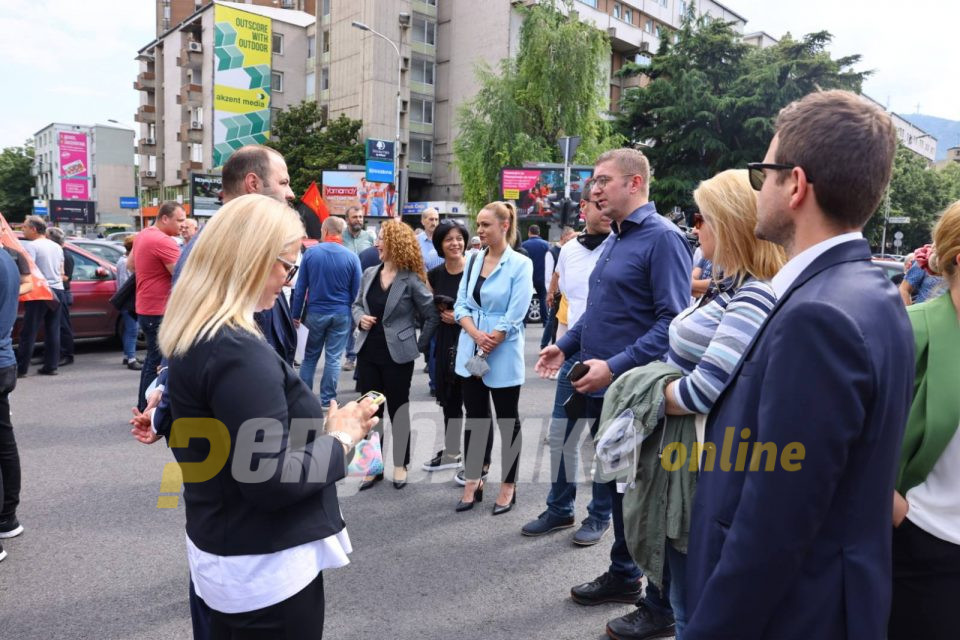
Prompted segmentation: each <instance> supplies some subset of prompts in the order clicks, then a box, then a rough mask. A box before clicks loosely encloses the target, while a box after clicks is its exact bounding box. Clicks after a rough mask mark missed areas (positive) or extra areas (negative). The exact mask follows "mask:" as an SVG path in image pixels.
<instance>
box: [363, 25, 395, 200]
mask: <svg viewBox="0 0 960 640" xmlns="http://www.w3.org/2000/svg"><path fill="white" fill-rule="evenodd" d="M351 26H353V27H355V28H357V29H360V30H361V31H369V32H370V33H372V34H373V35H375V36H377V37H378V38H382V39H384V40H386V41H387V42H389V43H390V46H391V47H393V50H394V51H396V52H397V138H396V140H395V141H394V146H393V184H394V186H395V187H396V189H397V213H399V212H400V211H402V203H401V202H400V197H401V195H406V194H401V189H400V114H401V113H402V111H403V102H402V100H401V98H400V96H401V91H402V89H403V56H402V55H400V45H399V44H398V43H396V42H394V41H393V40H391V39H390V38H388V37H387V36H385V35H383V34H382V33H380V32H379V31H375V30H374V29H371V28H370V27H369V26H367V25H366V24H364V23H362V22H357V21H356V20H354V21H353V22H352V23H351Z"/></svg>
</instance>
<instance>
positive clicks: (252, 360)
mask: <svg viewBox="0 0 960 640" xmlns="http://www.w3.org/2000/svg"><path fill="white" fill-rule="evenodd" d="M169 391H170V409H171V413H172V417H173V420H174V428H173V433H172V435H171V439H170V445H171V447H172V448H173V452H174V456H175V457H176V459H177V462H179V463H180V464H181V465H183V464H184V463H200V462H203V461H205V460H207V459H208V457H209V458H210V460H215V459H217V455H216V453H217V450H219V451H224V452H228V453H227V455H226V460H225V462H224V464H223V465H222V466H221V468H219V470H217V469H216V464H214V469H211V470H210V472H208V473H205V474H203V475H205V476H207V477H209V478H210V479H208V480H205V481H203V482H196V481H194V482H190V477H189V476H190V474H191V470H190V467H186V468H184V481H185V482H184V491H183V497H184V502H185V505H186V515H187V535H189V536H190V540H192V541H193V543H194V544H195V545H197V547H199V548H200V549H202V550H203V551H206V552H208V553H213V554H216V555H225V556H229V555H248V554H265V553H273V552H275V551H280V550H283V549H288V548H290V547H294V546H297V545H300V544H304V543H307V542H311V541H314V540H319V539H322V538H326V537H328V536H330V535H333V534H335V533H337V532H338V531H340V530H341V529H343V526H344V523H343V519H342V518H341V516H340V506H339V504H338V502H337V490H336V484H335V483H336V481H337V480H339V479H341V478H343V477H344V476H345V475H346V469H345V467H346V461H345V456H344V453H343V447H342V446H341V444H340V443H339V442H338V441H337V440H335V439H334V438H332V437H330V436H324V435H322V434H323V412H322V410H321V408H320V403H319V401H318V400H317V397H316V396H315V395H314V394H313V393H312V392H311V391H310V389H308V388H307V387H306V385H305V384H303V382H301V381H300V378H299V377H298V376H297V374H296V373H295V372H294V371H293V369H291V368H290V367H289V366H288V365H287V364H286V363H284V362H283V361H282V360H281V359H280V358H279V357H278V356H277V353H276V352H275V351H274V350H273V349H271V348H270V346H269V345H268V344H267V343H266V342H264V341H263V339H262V338H259V337H257V336H255V335H252V334H249V333H247V332H244V331H240V330H235V329H222V330H220V331H219V332H218V333H217V335H215V336H214V337H213V338H212V339H210V340H207V341H204V342H202V343H200V344H198V345H196V346H194V347H192V348H191V349H190V350H189V351H188V352H187V354H186V355H184V356H182V357H180V356H178V357H174V358H171V359H170V377H169ZM182 418H213V419H215V420H216V421H219V422H220V423H222V425H223V427H225V429H224V428H220V427H218V426H217V425H216V424H215V423H213V424H211V423H207V424H200V423H193V425H194V426H193V428H191V423H189V422H179V423H178V422H176V421H177V420H180V419H182ZM243 425H246V426H243ZM241 427H243V428H242V429H241ZM181 429H185V430H186V431H187V432H189V433H190V435H191V436H193V437H192V438H191V439H189V440H187V438H184V437H183V435H184V433H181ZM218 432H220V433H225V434H226V435H227V436H229V441H228V442H227V441H224V440H220V442H223V443H224V444H222V445H220V446H214V447H213V451H211V441H214V442H216V436H215V435H212V434H216V433H218ZM178 436H179V437H178ZM207 436H211V437H212V440H208V439H207ZM178 445H179V446H178ZM288 448H289V451H288ZM244 451H246V453H245V454H244V453H243V452H244ZM219 459H221V460H222V459H223V456H222V455H221V456H220V458H219ZM204 464H205V465H206V466H209V465H210V464H211V462H206V463H204ZM200 470H201V471H203V470H204V467H200ZM214 470H216V473H212V471H214ZM251 470H252V471H251Z"/></svg>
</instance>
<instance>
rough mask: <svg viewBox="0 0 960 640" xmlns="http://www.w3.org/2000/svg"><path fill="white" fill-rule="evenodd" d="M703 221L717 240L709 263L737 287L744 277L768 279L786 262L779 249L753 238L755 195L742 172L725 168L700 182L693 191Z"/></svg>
mask: <svg viewBox="0 0 960 640" xmlns="http://www.w3.org/2000/svg"><path fill="white" fill-rule="evenodd" d="M693 199H694V201H695V202H696V203H697V206H698V207H699V208H700V213H701V214H702V215H703V216H704V218H705V222H707V224H709V225H710V229H711V230H712V231H713V232H714V235H716V237H717V241H716V249H715V250H714V252H713V264H714V266H715V267H716V268H715V269H714V273H717V271H718V270H720V271H722V272H723V276H724V277H725V278H730V277H732V278H734V280H735V282H737V284H739V283H741V282H743V280H744V279H745V278H746V277H747V276H753V277H754V278H757V279H759V280H769V279H770V278H772V277H773V276H774V275H776V273H777V271H779V270H780V268H781V267H783V265H784V264H785V263H786V261H787V256H786V254H785V253H784V251H783V248H782V247H780V246H779V245H776V244H774V243H772V242H768V241H766V240H758V239H757V237H756V236H755V235H754V229H755V228H756V226H757V192H756V191H754V190H753V188H752V187H751V186H750V178H749V177H748V173H747V170H746V169H728V170H727V171H722V172H720V173H718V174H717V175H715V176H713V177H712V178H710V179H709V180H704V181H703V182H701V183H700V185H699V186H698V187H697V188H696V190H695V191H694V192H693Z"/></svg>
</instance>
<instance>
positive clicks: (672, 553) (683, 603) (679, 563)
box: [667, 542, 687, 640]
mask: <svg viewBox="0 0 960 640" xmlns="http://www.w3.org/2000/svg"><path fill="white" fill-rule="evenodd" d="M667 566H668V567H669V569H670V606H671V607H673V618H674V620H675V621H676V625H677V629H676V640H680V634H682V633H683V628H684V627H685V626H687V554H685V553H680V552H679V551H677V550H676V549H674V548H673V545H671V544H670V543H669V542H667Z"/></svg>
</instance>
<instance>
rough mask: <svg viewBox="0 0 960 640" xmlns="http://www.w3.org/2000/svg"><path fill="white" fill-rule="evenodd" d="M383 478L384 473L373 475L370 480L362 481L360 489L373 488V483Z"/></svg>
mask: <svg viewBox="0 0 960 640" xmlns="http://www.w3.org/2000/svg"><path fill="white" fill-rule="evenodd" d="M381 480H383V473H378V474H377V475H375V476H373V477H372V478H370V479H369V480H364V481H363V482H361V483H360V489H359V491H366V490H367V489H369V488H371V487H372V486H373V485H375V484H377V483H378V482H380V481H381Z"/></svg>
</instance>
